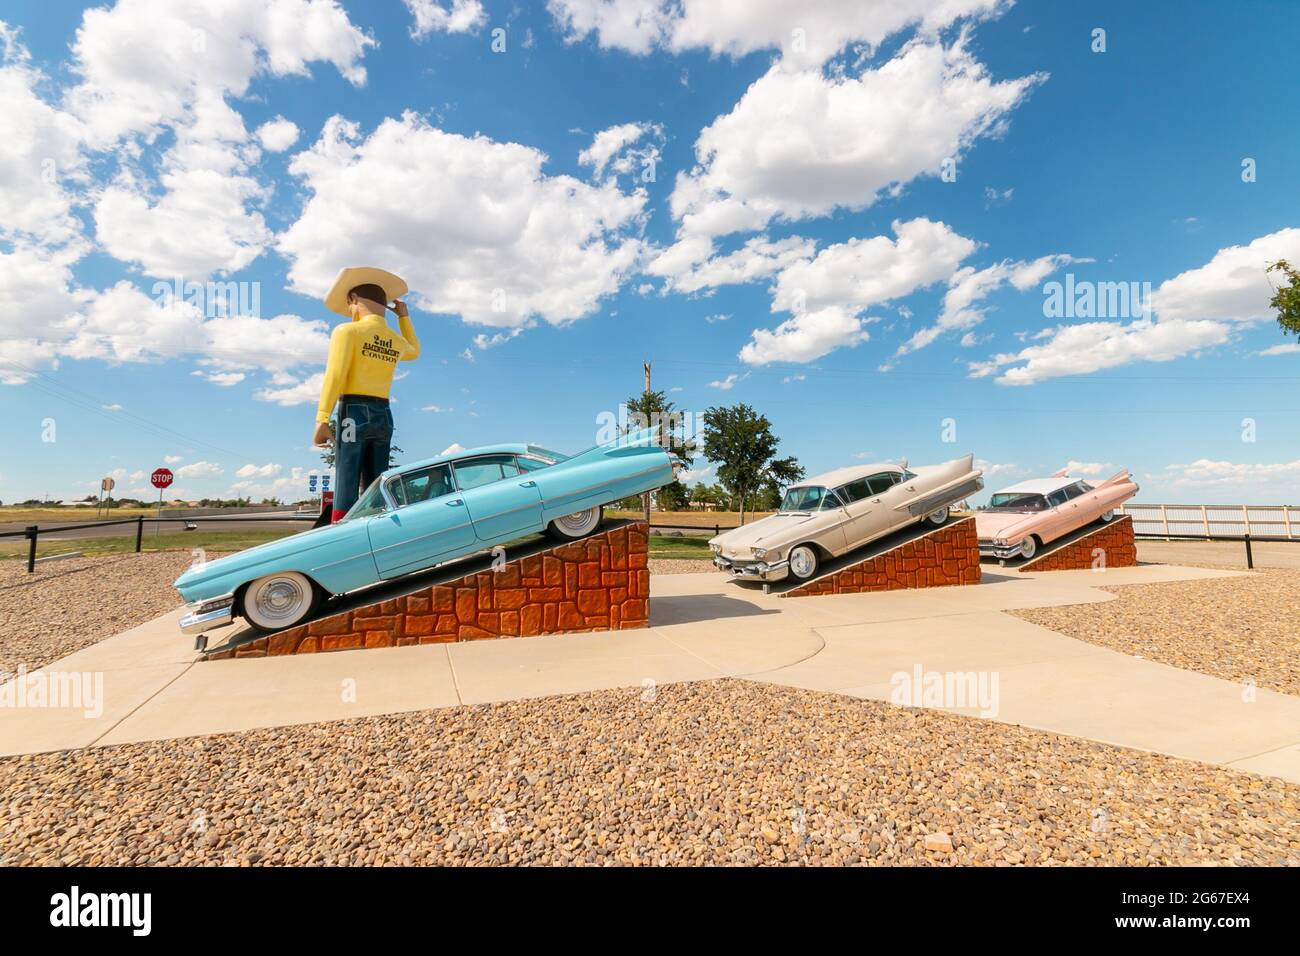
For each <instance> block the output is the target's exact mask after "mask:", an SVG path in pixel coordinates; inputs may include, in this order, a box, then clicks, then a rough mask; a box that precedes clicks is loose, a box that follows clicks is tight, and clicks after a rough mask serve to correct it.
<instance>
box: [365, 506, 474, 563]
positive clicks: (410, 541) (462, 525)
mask: <svg viewBox="0 0 1300 956" xmlns="http://www.w3.org/2000/svg"><path fill="white" fill-rule="evenodd" d="M434 500H435V501H436V500H437V499H436V498H435V499H434ZM472 524H473V522H470V521H462V522H461V523H460V524H453V525H449V526H447V527H446V528H439V529H438V530H437V531H430V532H429V533H428V534H421V535H417V536H416V537H414V538H406V539H404V540H402V541H396V542H394V543H393V544H386V545H384V546H383V547H382V548H371V550H370V553H371V554H378V553H379V552H380V551H387V550H388V549H389V548H400V547H403V546H404V545H408V544H413V543H415V542H416V541H423V540H424V539H425V538H432V537H434V536H435V535H439V534H446V533H447V532H448V531H459V530H460V529H461V528H468V527H471V526H472Z"/></svg>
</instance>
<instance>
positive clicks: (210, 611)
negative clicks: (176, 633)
mask: <svg viewBox="0 0 1300 956" xmlns="http://www.w3.org/2000/svg"><path fill="white" fill-rule="evenodd" d="M213 605H217V606H215V607H214V606H213ZM190 607H192V608H193V609H194V610H192V611H191V612H190V613H189V614H186V615H185V616H184V617H183V618H181V633H182V634H202V633H203V632H204V631H210V630H212V629H213V628H217V627H225V626H226V625H227V624H229V623H231V622H232V621H233V620H234V618H235V596H234V595H233V594H226V595H223V596H222V597H219V598H209V599H208V600H206V601H195V602H193V603H192V604H190Z"/></svg>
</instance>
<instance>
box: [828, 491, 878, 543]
mask: <svg viewBox="0 0 1300 956" xmlns="http://www.w3.org/2000/svg"><path fill="white" fill-rule="evenodd" d="M880 487H882V488H883V485H882V486H880ZM836 491H837V492H838V493H839V496H840V497H841V498H842V499H843V500H844V501H845V502H846V504H845V506H844V511H845V515H846V519H847V520H846V521H845V522H844V541H845V545H846V546H847V547H849V548H856V547H857V546H858V545H860V544H863V543H865V542H867V541H870V540H871V539H872V538H873V537H875V536H876V535H877V534H878V533H879V529H880V527H881V524H882V521H883V520H884V519H883V518H882V515H881V514H880V508H881V504H882V503H881V500H880V496H879V495H878V494H876V493H874V492H873V491H872V488H871V481H870V479H869V478H857V479H854V480H853V481H850V482H849V483H848V484H846V485H841V486H840V487H839V488H837V489H836Z"/></svg>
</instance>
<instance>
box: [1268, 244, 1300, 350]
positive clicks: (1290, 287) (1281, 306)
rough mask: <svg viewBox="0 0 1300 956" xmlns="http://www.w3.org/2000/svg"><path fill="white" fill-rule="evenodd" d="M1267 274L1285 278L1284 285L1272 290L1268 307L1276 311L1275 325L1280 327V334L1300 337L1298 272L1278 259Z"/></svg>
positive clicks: (1299, 284)
mask: <svg viewBox="0 0 1300 956" xmlns="http://www.w3.org/2000/svg"><path fill="white" fill-rule="evenodd" d="M1267 271H1268V272H1280V273H1282V274H1283V275H1284V276H1286V280H1287V281H1286V285H1284V286H1282V287H1281V288H1275V289H1274V290H1273V298H1272V300H1270V302H1269V305H1271V306H1272V307H1273V308H1275V309H1277V324H1278V325H1280V326H1282V334H1283V335H1287V334H1288V333H1291V334H1295V335H1297V336H1300V272H1296V270H1295V269H1293V268H1292V267H1291V263H1289V262H1287V261H1286V260H1285V259H1279V260H1278V261H1277V262H1275V263H1273V264H1272V265H1271V266H1269V267H1268V269H1267Z"/></svg>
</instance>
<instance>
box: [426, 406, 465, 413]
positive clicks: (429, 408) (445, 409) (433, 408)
mask: <svg viewBox="0 0 1300 956" xmlns="http://www.w3.org/2000/svg"><path fill="white" fill-rule="evenodd" d="M455 410H456V409H454V408H448V407H447V406H446V405H423V406H421V407H420V411H422V412H435V413H437V412H454V411H455Z"/></svg>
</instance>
